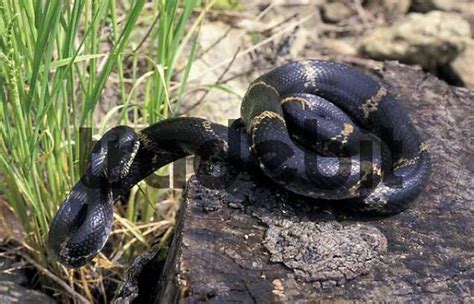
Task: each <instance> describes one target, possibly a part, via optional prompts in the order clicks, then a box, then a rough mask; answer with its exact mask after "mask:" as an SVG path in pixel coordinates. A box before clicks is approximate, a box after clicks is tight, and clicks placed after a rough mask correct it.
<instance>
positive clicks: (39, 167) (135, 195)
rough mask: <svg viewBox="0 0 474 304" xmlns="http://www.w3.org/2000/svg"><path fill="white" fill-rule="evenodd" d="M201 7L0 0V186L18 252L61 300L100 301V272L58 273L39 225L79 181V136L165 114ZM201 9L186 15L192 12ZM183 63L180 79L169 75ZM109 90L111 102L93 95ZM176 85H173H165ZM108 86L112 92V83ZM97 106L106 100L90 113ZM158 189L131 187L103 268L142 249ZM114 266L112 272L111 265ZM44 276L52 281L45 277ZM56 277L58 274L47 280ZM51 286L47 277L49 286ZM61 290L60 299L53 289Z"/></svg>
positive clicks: (85, 144)
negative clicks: (16, 225)
mask: <svg viewBox="0 0 474 304" xmlns="http://www.w3.org/2000/svg"><path fill="white" fill-rule="evenodd" d="M211 5H212V1H211V3H207V2H206V3H201V2H200V1H179V0H150V1H145V0H128V1H116V0H101V1H92V0H76V1H63V0H49V1H33V0H24V1H15V0H0V117H1V118H0V152H1V153H0V176H2V177H3V182H2V183H0V191H1V192H2V193H3V195H4V197H5V199H6V201H7V204H8V206H9V207H10V208H11V209H12V210H13V211H14V213H15V214H16V216H17V218H18V219H19V220H20V222H21V223H22V225H23V228H24V231H25V235H26V238H25V241H24V243H23V246H24V249H25V251H24V253H26V254H27V256H28V257H29V258H30V259H31V261H32V262H33V263H34V264H35V265H37V267H38V268H41V269H43V273H46V272H45V271H47V272H49V274H47V273H46V274H47V275H46V276H45V277H44V279H43V280H44V282H47V283H48V284H49V283H51V281H48V278H49V279H51V278H53V279H54V278H55V279H60V280H61V281H62V282H64V283H65V285H63V286H61V284H56V285H52V286H53V287H52V288H54V289H57V290H59V291H60V292H59V293H63V294H67V296H66V297H75V298H76V300H79V301H94V299H97V296H96V295H95V294H94V291H93V290H94V289H98V290H99V291H100V292H99V294H101V297H102V300H103V301H107V299H105V298H104V297H105V296H106V295H105V292H104V284H103V279H104V276H105V274H103V273H102V272H101V271H92V270H93V268H92V267H91V266H87V267H83V268H81V269H80V270H78V271H72V270H68V269H66V268H64V267H62V266H60V265H59V264H57V263H56V262H55V261H54V260H52V259H51V258H50V257H49V256H48V255H47V253H46V252H45V245H44V244H45V242H46V237H47V232H48V227H49V223H50V221H51V219H52V217H53V216H54V213H55V212H56V210H57V209H58V207H59V205H60V203H61V202H62V201H63V199H64V198H65V196H66V194H67V192H68V191H69V190H70V189H71V187H72V186H73V185H74V183H75V182H76V181H77V180H78V179H79V177H80V172H81V166H82V165H83V162H82V163H81V161H80V160H81V159H82V158H83V157H82V158H81V156H84V153H85V152H87V151H88V149H89V148H90V141H89V138H88V137H87V136H84V134H87V132H85V133H84V132H83V130H86V131H88V130H91V133H92V134H93V135H94V136H100V135H101V134H102V133H103V132H104V131H105V130H107V129H108V128H109V127H111V126H114V125H118V124H127V125H130V126H133V127H136V128H137V129H139V128H141V127H143V126H146V125H148V124H150V123H153V122H156V121H158V120H160V119H163V118H166V117H168V116H170V115H173V113H174V112H175V111H176V109H177V107H179V105H180V99H181V96H182V95H183V94H184V92H185V90H186V81H187V76H188V75H189V70H190V68H191V65H192V63H193V60H194V54H195V53H196V39H197V35H198V32H199V28H200V24H201V22H202V20H203V16H204V14H205V13H206V11H207V10H209V8H210V7H211ZM197 6H200V7H203V8H204V9H202V10H199V12H200V15H197V14H196V13H194V14H193V10H194V9H195V8H196V7H197ZM177 67H179V68H180V70H182V73H181V75H180V76H181V77H180V80H179V83H178V84H179V85H176V82H174V78H173V77H174V76H175V74H176V73H175V70H176V68H177ZM112 85H115V86H116V87H115V88H116V91H117V94H116V95H117V98H116V99H117V100H119V102H116V103H114V102H113V101H110V100H105V99H104V98H102V96H103V94H104V91H107V88H108V87H109V86H112ZM172 85H173V87H176V88H177V89H176V90H171V89H170V88H171V87H172ZM111 91H113V90H111ZM99 103H102V104H104V105H105V106H108V112H107V114H106V115H105V116H99V115H98V114H99V113H100V111H98V105H99ZM159 195H160V193H158V192H157V191H156V190H153V189H150V188H147V187H145V186H143V185H142V186H141V187H137V188H134V189H132V192H131V196H130V201H129V203H128V204H127V205H126V206H125V207H119V208H117V211H118V212H117V213H116V224H115V226H114V227H115V228H116V229H115V231H114V234H116V235H119V236H120V237H118V238H116V239H117V245H118V246H117V248H121V250H116V251H114V254H113V257H114V259H113V260H112V261H108V260H107V259H105V260H102V262H100V261H99V262H100V263H101V264H100V265H101V266H103V267H104V266H106V267H109V268H111V269H112V270H113V269H114V268H116V266H117V263H118V262H119V261H120V260H121V259H123V258H124V257H125V258H126V257H127V256H129V255H130V254H131V253H133V252H134V250H138V249H141V248H143V247H147V246H149V245H148V238H147V236H149V235H150V234H151V233H152V232H156V231H158V230H159V231H161V232H160V233H162V234H165V233H166V231H169V229H171V228H169V226H170V225H168V226H166V225H164V226H166V227H168V228H169V229H168V228H166V229H164V228H163V227H164V226H163V225H160V224H156V223H154V224H153V223H151V224H150V222H151V221H152V220H156V219H155V218H154V214H155V213H154V210H153V205H152V204H151V203H150V202H155V201H156V199H157V197H158V196H159ZM117 272H118V271H117ZM53 281H54V280H53ZM56 283H57V281H56ZM51 284H52V283H51ZM63 297H64V296H63Z"/></svg>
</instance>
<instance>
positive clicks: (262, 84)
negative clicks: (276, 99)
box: [244, 80, 280, 99]
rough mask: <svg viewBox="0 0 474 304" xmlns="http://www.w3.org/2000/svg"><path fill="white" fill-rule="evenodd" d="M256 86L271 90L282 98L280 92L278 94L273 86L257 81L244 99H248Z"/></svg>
mask: <svg viewBox="0 0 474 304" xmlns="http://www.w3.org/2000/svg"><path fill="white" fill-rule="evenodd" d="M256 86H264V87H266V88H268V89H270V90H272V91H273V92H274V93H275V94H276V95H277V96H280V92H278V90H277V89H275V88H274V87H272V86H271V85H269V84H268V83H266V82H265V81H262V80H261V81H257V82H254V83H252V84H251V85H250V87H249V88H248V90H247V92H246V93H245V96H244V99H245V98H246V97H247V95H248V94H249V93H250V91H252V90H253V88H255V87H256Z"/></svg>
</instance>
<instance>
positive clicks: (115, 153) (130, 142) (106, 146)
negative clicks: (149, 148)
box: [84, 126, 140, 186]
mask: <svg viewBox="0 0 474 304" xmlns="http://www.w3.org/2000/svg"><path fill="white" fill-rule="evenodd" d="M139 146H140V141H139V140H138V136H137V134H136V133H135V132H134V131H133V129H132V128H130V127H127V126H118V127H115V128H113V129H110V130H109V131H107V132H106V133H105V134H104V135H103V136H102V138H101V139H100V140H99V141H98V142H97V143H96V144H95V146H94V147H93V148H92V153H91V155H90V158H89V163H88V166H87V170H86V172H85V174H84V179H85V181H86V182H87V183H88V184H90V185H91V186H93V185H96V184H102V183H104V182H106V183H108V184H109V185H112V184H120V181H121V180H122V179H123V178H124V177H125V176H126V175H127V174H128V173H129V170H130V166H131V164H132V163H133V160H134V158H135V155H136V153H137V151H138V148H139Z"/></svg>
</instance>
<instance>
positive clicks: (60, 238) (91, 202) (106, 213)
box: [48, 181, 113, 268]
mask: <svg viewBox="0 0 474 304" xmlns="http://www.w3.org/2000/svg"><path fill="white" fill-rule="evenodd" d="M112 222H113V197H112V192H111V191H110V190H108V189H107V188H100V187H89V186H87V185H86V184H85V183H84V182H83V181H80V182H79V183H77V184H76V185H75V186H74V188H73V189H72V191H71V192H70V193H69V195H68V196H67V198H66V200H65V201H64V203H63V204H62V206H61V207H60V209H59V210H58V212H57V213H56V215H55V217H54V219H53V221H52V223H51V226H50V229H49V236H48V249H49V252H50V253H51V254H52V255H53V256H54V257H55V258H56V259H57V260H58V261H59V262H60V263H61V264H63V265H64V266H67V267H70V268H77V267H81V266H83V265H84V264H86V263H87V262H89V261H90V260H92V258H94V256H96V255H97V254H98V253H99V251H100V250H101V249H102V247H103V246H104V244H105V242H106V241H107V238H108V236H109V234H110V231H111V228H112Z"/></svg>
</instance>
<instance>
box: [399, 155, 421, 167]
mask: <svg viewBox="0 0 474 304" xmlns="http://www.w3.org/2000/svg"><path fill="white" fill-rule="evenodd" d="M418 159H419V157H415V158H413V159H406V158H401V159H400V160H398V161H397V162H396V163H395V165H394V166H393V167H394V169H399V168H401V167H406V166H410V165H414V164H415V163H416V161H417V160H418Z"/></svg>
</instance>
